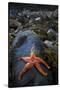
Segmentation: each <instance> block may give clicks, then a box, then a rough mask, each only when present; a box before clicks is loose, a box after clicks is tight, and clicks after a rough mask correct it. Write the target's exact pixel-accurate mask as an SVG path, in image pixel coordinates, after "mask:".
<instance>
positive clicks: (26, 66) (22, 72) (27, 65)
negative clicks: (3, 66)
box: [18, 63, 33, 80]
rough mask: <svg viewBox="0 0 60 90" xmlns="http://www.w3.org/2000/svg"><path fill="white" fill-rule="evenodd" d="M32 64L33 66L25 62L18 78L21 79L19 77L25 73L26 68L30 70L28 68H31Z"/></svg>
mask: <svg viewBox="0 0 60 90" xmlns="http://www.w3.org/2000/svg"><path fill="white" fill-rule="evenodd" d="M32 66H33V63H27V64H26V65H25V66H24V68H23V70H22V71H21V72H20V73H19V77H18V79H19V80H21V79H22V78H23V76H24V74H25V73H26V72H27V71H28V70H30V69H31V68H32Z"/></svg>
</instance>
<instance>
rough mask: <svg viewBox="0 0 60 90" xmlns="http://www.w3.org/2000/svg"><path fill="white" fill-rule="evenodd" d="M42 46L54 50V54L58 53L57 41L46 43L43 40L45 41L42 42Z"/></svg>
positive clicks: (46, 41)
mask: <svg viewBox="0 0 60 90" xmlns="http://www.w3.org/2000/svg"><path fill="white" fill-rule="evenodd" d="M44 44H45V45H46V46H47V47H48V48H50V49H52V50H54V51H55V52H57V51H58V48H57V47H58V46H57V41H48V40H45V41H44Z"/></svg>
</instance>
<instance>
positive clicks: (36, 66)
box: [34, 63, 47, 76]
mask: <svg viewBox="0 0 60 90" xmlns="http://www.w3.org/2000/svg"><path fill="white" fill-rule="evenodd" d="M34 66H35V68H36V69H37V70H38V71H39V73H41V74H42V75H43V76H47V73H46V72H44V70H43V69H42V68H41V67H40V65H39V63H35V64H34Z"/></svg>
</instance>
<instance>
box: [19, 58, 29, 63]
mask: <svg viewBox="0 0 60 90" xmlns="http://www.w3.org/2000/svg"><path fill="white" fill-rule="evenodd" d="M19 60H23V61H25V62H28V61H29V60H30V57H19Z"/></svg>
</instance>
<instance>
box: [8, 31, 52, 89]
mask: <svg viewBox="0 0 60 90" xmlns="http://www.w3.org/2000/svg"><path fill="white" fill-rule="evenodd" d="M33 44H35V46H36V49H37V50H38V51H39V53H40V54H39V55H40V56H41V57H43V55H44V44H43V42H42V41H41V40H40V38H39V37H38V35H37V34H36V33H35V32H33V31H31V30H27V31H24V32H22V31H20V32H18V34H17V35H16V38H15V40H14V41H13V44H12V46H13V49H12V51H11V53H10V54H9V55H10V61H11V63H9V64H10V65H11V67H9V72H11V75H10V77H9V80H10V86H11V87H15V86H34V85H49V84H52V80H53V78H52V73H51V71H48V70H47V69H46V70H47V72H48V76H47V77H44V76H42V75H41V74H40V73H39V72H38V71H37V70H36V69H35V68H34V67H33V68H32V69H31V70H30V71H29V72H28V73H26V74H25V76H24V77H23V79H22V80H18V76H19V72H20V71H21V70H22V69H23V67H24V65H25V63H24V62H22V61H18V57H20V56H28V55H29V54H30V51H31V48H32V45H33ZM10 65H9V66H10Z"/></svg>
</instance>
